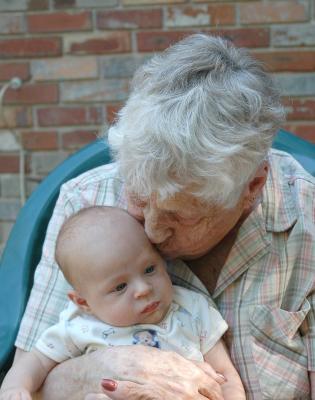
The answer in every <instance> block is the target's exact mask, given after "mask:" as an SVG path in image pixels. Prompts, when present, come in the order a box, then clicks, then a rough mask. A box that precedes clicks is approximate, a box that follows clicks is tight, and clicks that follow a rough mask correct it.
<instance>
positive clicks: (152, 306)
mask: <svg viewBox="0 0 315 400" xmlns="http://www.w3.org/2000/svg"><path fill="white" fill-rule="evenodd" d="M159 305H160V302H159V301H155V302H153V303H151V304H149V305H148V306H146V307H145V308H144V309H143V310H142V311H141V314H146V313H151V312H153V311H155V310H156V309H157V308H158V306H159Z"/></svg>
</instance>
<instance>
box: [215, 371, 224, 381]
mask: <svg viewBox="0 0 315 400" xmlns="http://www.w3.org/2000/svg"><path fill="white" fill-rule="evenodd" d="M217 382H218V383H224V382H226V377H225V376H224V375H222V374H219V373H218V372H217Z"/></svg>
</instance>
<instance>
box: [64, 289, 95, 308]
mask: <svg viewBox="0 0 315 400" xmlns="http://www.w3.org/2000/svg"><path fill="white" fill-rule="evenodd" d="M68 297H69V299H70V300H71V301H72V302H73V303H74V304H76V305H77V306H78V307H79V308H81V310H83V311H84V312H90V306H89V305H88V303H87V301H86V300H85V299H84V298H83V297H81V296H80V295H79V293H78V292H76V291H75V290H70V291H69V292H68Z"/></svg>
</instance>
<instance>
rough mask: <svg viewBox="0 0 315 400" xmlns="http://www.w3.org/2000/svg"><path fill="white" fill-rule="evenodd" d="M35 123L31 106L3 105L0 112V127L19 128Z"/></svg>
mask: <svg viewBox="0 0 315 400" xmlns="http://www.w3.org/2000/svg"><path fill="white" fill-rule="evenodd" d="M32 123H33V119H32V109H31V108H30V107H21V106H19V107H8V106H4V107H3V113H0V128H18V127H26V126H31V125H32Z"/></svg>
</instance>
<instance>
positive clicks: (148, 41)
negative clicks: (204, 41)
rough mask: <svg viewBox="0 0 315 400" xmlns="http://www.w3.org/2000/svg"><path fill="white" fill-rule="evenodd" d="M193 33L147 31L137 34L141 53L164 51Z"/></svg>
mask: <svg viewBox="0 0 315 400" xmlns="http://www.w3.org/2000/svg"><path fill="white" fill-rule="evenodd" d="M192 33H193V31H167V32H161V31H147V32H138V33H137V44H138V50H139V51H162V50H164V49H166V48H167V47H169V46H170V45H171V44H174V43H175V42H177V41H179V40H181V39H183V38H184V37H185V36H189V35H191V34H192Z"/></svg>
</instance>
